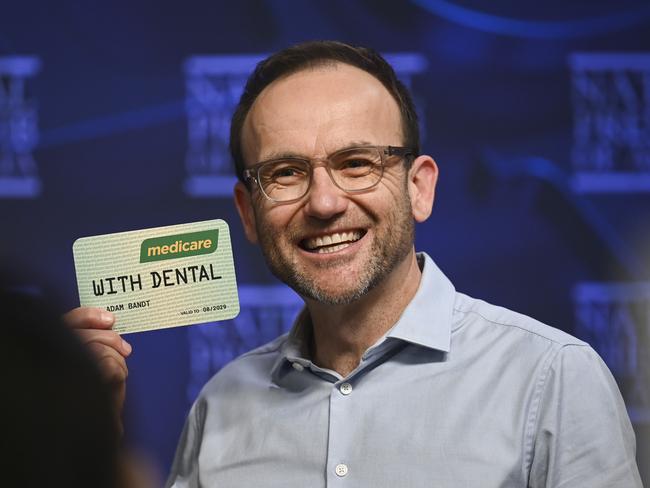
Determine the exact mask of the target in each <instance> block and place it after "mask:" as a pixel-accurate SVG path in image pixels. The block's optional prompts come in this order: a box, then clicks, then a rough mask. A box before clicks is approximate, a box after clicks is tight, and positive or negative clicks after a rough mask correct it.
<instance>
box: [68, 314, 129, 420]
mask: <svg viewBox="0 0 650 488" xmlns="http://www.w3.org/2000/svg"><path fill="white" fill-rule="evenodd" d="M63 320H64V321H65V322H66V323H67V324H68V326H69V327H70V328H72V329H75V331H76V332H77V334H78V336H79V338H80V339H81V341H82V342H83V343H84V344H87V346H88V347H89V348H90V350H91V351H92V353H93V354H94V355H95V357H96V358H97V362H98V364H99V368H100V369H101V371H102V374H103V375H104V377H105V378H106V380H107V381H108V382H109V383H110V384H111V386H112V387H113V389H114V398H115V404H116V407H117V412H118V415H119V414H120V413H121V412H122V407H123V405H124V397H125V394H126V377H127V376H128V375H129V370H128V368H127V367H126V357H127V356H128V355H129V354H131V345H130V344H129V343H128V342H126V341H125V340H124V339H122V338H121V337H120V335H119V334H118V333H117V332H114V331H112V330H111V327H112V326H113V324H114V323H115V316H114V315H113V314H112V313H110V312H107V311H106V310H103V309H101V308H91V307H78V308H75V309H73V310H70V311H69V312H68V313H66V314H65V315H64V316H63Z"/></svg>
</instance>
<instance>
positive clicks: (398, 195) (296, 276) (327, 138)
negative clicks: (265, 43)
mask: <svg viewBox="0 0 650 488" xmlns="http://www.w3.org/2000/svg"><path fill="white" fill-rule="evenodd" d="M402 140H403V137H402V130H401V123H400V112H399V108H398V106H397V103H396V102H395V100H394V99H393V97H392V96H391V95H390V93H389V92H388V91H387V90H386V88H384V86H383V85H382V84H381V83H380V82H379V81H378V80H376V79H375V78H374V77H372V76H371V75H370V74H368V73H366V72H364V71H362V70H359V69H357V68H354V67H352V66H349V65H346V64H336V65H333V66H324V67H321V68H318V69H307V70H304V71H300V72H298V73H295V74H293V75H290V76H288V77H285V78H281V79H279V80H276V81H275V82H274V83H272V84H271V85H269V86H268V87H267V88H266V89H265V90H264V91H263V92H262V93H261V94H260V96H259V97H258V99H257V100H256V101H255V103H254V105H253V107H252V109H251V111H250V113H249V114H248V117H247V119H246V123H245V124H244V128H243V134H242V145H243V148H244V159H245V161H246V164H247V166H252V165H253V164H255V163H257V162H259V161H264V160H268V159H272V158H277V157H280V156H287V155H292V156H299V157H304V158H309V159H318V158H325V157H326V156H327V155H328V154H331V153H333V152H334V151H336V150H339V149H342V148H346V147H350V146H355V145H380V146H387V145H392V146H400V145H402ZM250 204H251V205H252V215H253V216H254V222H253V223H251V224H250V227H253V226H254V229H252V228H250V229H248V234H249V236H251V235H253V236H254V238H257V240H258V241H259V242H260V245H261V247H262V252H263V253H264V256H265V258H266V260H267V263H268V265H269V267H270V269H271V271H272V272H273V273H274V274H275V275H276V276H277V277H278V278H279V279H281V280H282V281H284V282H285V283H287V284H288V285H289V286H291V287H292V288H293V289H294V290H296V291H297V292H298V293H299V294H300V295H302V296H304V297H306V298H311V299H314V300H317V301H319V302H323V303H329V304H347V303H351V302H353V301H355V300H356V299H358V298H360V297H361V296H363V295H364V294H365V293H366V292H367V291H369V290H370V289H372V288H373V287H374V286H375V285H377V284H378V283H379V282H381V281H382V280H383V279H384V278H385V277H386V276H387V275H389V274H390V273H391V271H393V270H394V269H395V267H396V266H398V265H399V264H401V263H402V262H403V261H404V260H405V258H406V256H407V255H408V254H409V252H412V249H413V226H414V225H413V216H412V213H411V205H410V200H409V196H408V191H407V185H406V169H405V168H404V164H403V163H402V162H399V161H398V162H396V164H390V165H389V166H388V167H387V168H386V170H385V171H384V175H383V178H382V179H381V181H380V182H379V184H378V185H377V186H375V187H374V188H372V189H370V190H368V191H366V192H362V193H356V194H349V193H346V192H344V191H343V190H341V189H339V188H338V187H336V186H335V185H334V183H333V182H332V181H331V180H330V178H329V175H328V174H327V171H326V169H325V168H324V167H323V166H322V165H319V166H316V167H315V169H314V172H313V180H312V186H311V188H310V190H309V193H308V194H307V195H306V196H304V197H303V198H302V199H300V200H299V201H297V202H292V203H287V204H282V203H274V202H272V201H270V200H268V199H266V198H265V197H264V195H262V193H261V191H260V190H259V188H257V187H255V186H254V187H253V190H252V196H251V202H250ZM245 225H246V222H245Z"/></svg>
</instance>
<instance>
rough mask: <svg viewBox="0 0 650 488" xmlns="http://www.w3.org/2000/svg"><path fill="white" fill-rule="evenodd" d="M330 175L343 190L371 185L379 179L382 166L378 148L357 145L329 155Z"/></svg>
mask: <svg viewBox="0 0 650 488" xmlns="http://www.w3.org/2000/svg"><path fill="white" fill-rule="evenodd" d="M330 162H331V170H332V177H333V178H334V179H335V180H336V184H337V185H339V186H340V187H341V188H342V189H344V190H349V191H358V190H366V189H368V188H371V187H373V186H374V185H376V184H377V182H378V181H379V180H380V179H381V176H382V172H383V166H382V161H381V154H380V153H379V149H377V148H374V147H358V148H353V149H346V150H344V151H339V152H337V153H335V154H333V155H332V156H331V157H330Z"/></svg>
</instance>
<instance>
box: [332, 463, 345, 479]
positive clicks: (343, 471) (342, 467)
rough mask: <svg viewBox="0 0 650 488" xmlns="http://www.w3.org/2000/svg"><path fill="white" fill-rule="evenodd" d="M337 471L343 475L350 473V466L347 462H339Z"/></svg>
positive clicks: (337, 473) (339, 474) (338, 474)
mask: <svg viewBox="0 0 650 488" xmlns="http://www.w3.org/2000/svg"><path fill="white" fill-rule="evenodd" d="M335 471H336V475H337V476H340V477H343V476H345V475H346V474H348V467H347V465H345V464H337V465H336V469H335Z"/></svg>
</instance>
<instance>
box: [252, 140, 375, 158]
mask: <svg viewBox="0 0 650 488" xmlns="http://www.w3.org/2000/svg"><path fill="white" fill-rule="evenodd" d="M374 145H375V144H372V143H371V142H368V141H352V142H348V143H347V144H346V145H344V146H340V147H338V148H336V149H335V150H334V151H330V152H328V153H327V154H328V155H330V154H334V153H336V152H339V151H344V150H346V149H353V148H355V147H361V146H374ZM288 158H295V159H307V160H309V159H311V158H309V157H307V156H305V155H304V154H300V153H297V152H293V151H276V152H272V153H269V154H268V155H267V156H266V157H265V158H264V159H262V160H260V162H265V161H273V160H275V159H288Z"/></svg>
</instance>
